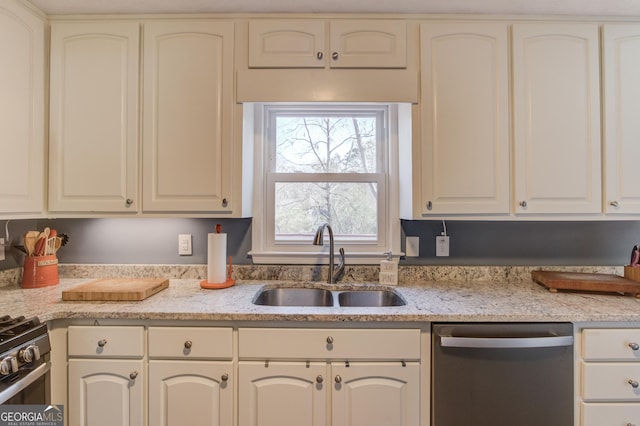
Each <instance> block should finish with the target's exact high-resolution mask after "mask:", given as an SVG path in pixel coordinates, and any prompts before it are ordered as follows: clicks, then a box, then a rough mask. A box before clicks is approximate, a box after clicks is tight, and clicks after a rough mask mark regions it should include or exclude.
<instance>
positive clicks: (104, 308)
mask: <svg viewBox="0 0 640 426" xmlns="http://www.w3.org/2000/svg"><path fill="white" fill-rule="evenodd" d="M114 268H115V267H104V266H103V267H95V268H87V267H86V266H84V265H83V266H82V267H77V268H76V267H65V266H64V265H61V276H62V278H61V280H60V284H59V285H56V286H51V287H43V288H36V289H22V288H21V287H20V286H19V285H18V284H16V283H13V284H11V285H5V286H3V287H0V312H1V313H2V314H9V315H25V316H38V317H40V319H41V320H43V321H47V320H53V319H74V318H86V319H89V318H90V319H93V318H95V319H146V320H213V321H321V322H344V321H352V322H416V321H420V322H422V321H510V322H515V321H572V322H592V321H603V322H608V321H614V322H620V321H623V322H626V321H632V322H640V299H638V298H635V297H629V296H622V295H617V294H612V295H610V294H592V293H576V292H571V293H569V292H560V293H550V292H549V291H547V290H546V289H545V288H544V287H542V286H540V285H539V284H536V283H535V282H533V281H532V280H531V278H530V271H531V270H532V269H541V268H539V267H538V268H498V267H496V268H482V267H478V268H472V267H470V268H467V269H465V268H461V267H437V268H434V269H431V270H429V269H430V268H424V267H416V268H413V270H412V268H406V269H405V270H404V271H402V270H401V274H400V277H401V279H400V283H401V284H400V285H398V286H397V287H394V288H395V290H396V291H397V292H398V293H400V295H402V297H403V298H404V299H405V300H406V301H407V305H406V306H400V307H384V308H357V307H269V306H257V305H254V304H253V303H252V299H253V297H254V295H255V294H256V292H257V291H258V290H259V289H260V288H261V287H262V286H264V285H268V286H279V285H295V286H308V285H313V286H327V284H324V283H322V282H318V281H316V282H313V280H309V279H308V277H307V276H306V275H305V273H304V272H303V273H300V272H297V273H295V274H293V276H295V277H294V278H292V275H288V274H289V272H286V273H284V274H283V273H282V270H280V273H278V274H275V276H274V275H270V278H274V277H275V278H276V279H270V280H267V279H264V276H265V275H269V274H268V273H267V274H265V273H264V272H265V271H262V273H257V272H256V270H255V268H253V267H251V268H247V270H244V271H242V270H241V271H238V270H236V272H235V273H234V274H237V275H236V279H237V283H236V285H235V286H233V287H230V288H227V289H222V290H206V289H202V288H200V285H199V284H200V281H201V280H202V276H197V275H202V271H201V270H200V271H199V272H198V271H196V272H189V273H190V274H193V275H194V276H193V277H184V274H182V272H181V271H182V270H183V268H184V267H182V266H181V267H173V269H172V267H170V266H167V267H162V268H154V267H150V268H147V269H145V268H141V267H139V266H137V267H129V266H128V267H125V268H124V269H125V270H124V271H123V270H122V269H120V268H121V267H120V268H116V269H114ZM163 268H165V269H163ZM167 268H168V269H167ZM176 268H177V269H178V270H179V271H176V270H175V269H176ZM187 269H188V268H187ZM240 269H242V268H240ZM369 269H371V268H369ZM369 269H367V268H364V269H363V271H364V272H358V271H357V270H355V269H354V270H351V271H348V274H347V277H346V278H345V281H346V282H344V283H340V284H338V285H336V286H333V287H329V288H331V289H333V290H336V291H339V290H342V289H346V288H353V287H356V288H363V287H367V288H368V287H371V286H373V287H375V288H380V287H381V286H379V285H378V284H377V283H375V282H372V281H373V280H366V279H360V278H362V277H365V276H367V274H369V273H375V271H373V272H367V271H368V270H369ZM545 269H553V270H580V271H585V268H580V269H575V268H573V269H561V268H545ZM81 270H82V271H85V272H81ZM86 271H90V272H91V273H90V274H88V273H87V272H86ZM141 271H142V272H141ZM586 271H589V272H593V271H596V272H604V273H618V272H619V271H618V269H615V268H596V269H586ZM313 273H315V272H313ZM313 273H312V275H313ZM205 274H206V271H205ZM69 275H73V276H74V277H71V278H66V277H65V276H69ZM88 275H93V276H88ZM116 275H117V276H131V277H137V276H148V277H158V276H162V277H169V278H170V284H169V288H167V289H165V290H163V291H161V292H160V293H158V294H156V295H153V296H151V297H149V298H148V299H146V300H144V301H140V302H67V301H62V299H61V294H62V291H63V290H66V289H70V288H73V287H74V286H76V285H79V284H82V283H85V282H88V281H91V280H93V279H94V278H101V277H105V276H116ZM176 275H178V276H181V277H179V278H175V276H176ZM283 277H284V278H283ZM299 277H302V278H299ZM369 278H370V277H369ZM363 282H369V284H366V283H364V284H363Z"/></svg>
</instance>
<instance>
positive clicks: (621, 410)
mask: <svg viewBox="0 0 640 426" xmlns="http://www.w3.org/2000/svg"><path fill="white" fill-rule="evenodd" d="M581 343H582V345H581V347H580V348H579V349H578V350H579V362H580V364H579V367H580V376H579V377H580V384H579V399H580V401H579V410H580V423H579V424H580V425H582V426H609V425H610V426H618V425H623V426H628V425H639V424H640V330H637V329H632V328H629V329H584V330H582V331H581Z"/></svg>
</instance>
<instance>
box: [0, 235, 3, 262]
mask: <svg viewBox="0 0 640 426" xmlns="http://www.w3.org/2000/svg"><path fill="white" fill-rule="evenodd" d="M0 260H4V238H0Z"/></svg>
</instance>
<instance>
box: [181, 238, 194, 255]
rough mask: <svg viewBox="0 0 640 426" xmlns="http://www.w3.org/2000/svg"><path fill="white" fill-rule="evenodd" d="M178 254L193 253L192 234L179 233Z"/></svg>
mask: <svg viewBox="0 0 640 426" xmlns="http://www.w3.org/2000/svg"><path fill="white" fill-rule="evenodd" d="M178 254H179V255H180V256H191V255H193V250H192V247H191V234H178Z"/></svg>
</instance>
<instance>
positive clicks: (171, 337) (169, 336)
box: [149, 327, 233, 359]
mask: <svg viewBox="0 0 640 426" xmlns="http://www.w3.org/2000/svg"><path fill="white" fill-rule="evenodd" d="M232 340H233V338H232V331H231V328H209V327H149V358H215V359H231V358H232V356H233V341H232Z"/></svg>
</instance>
